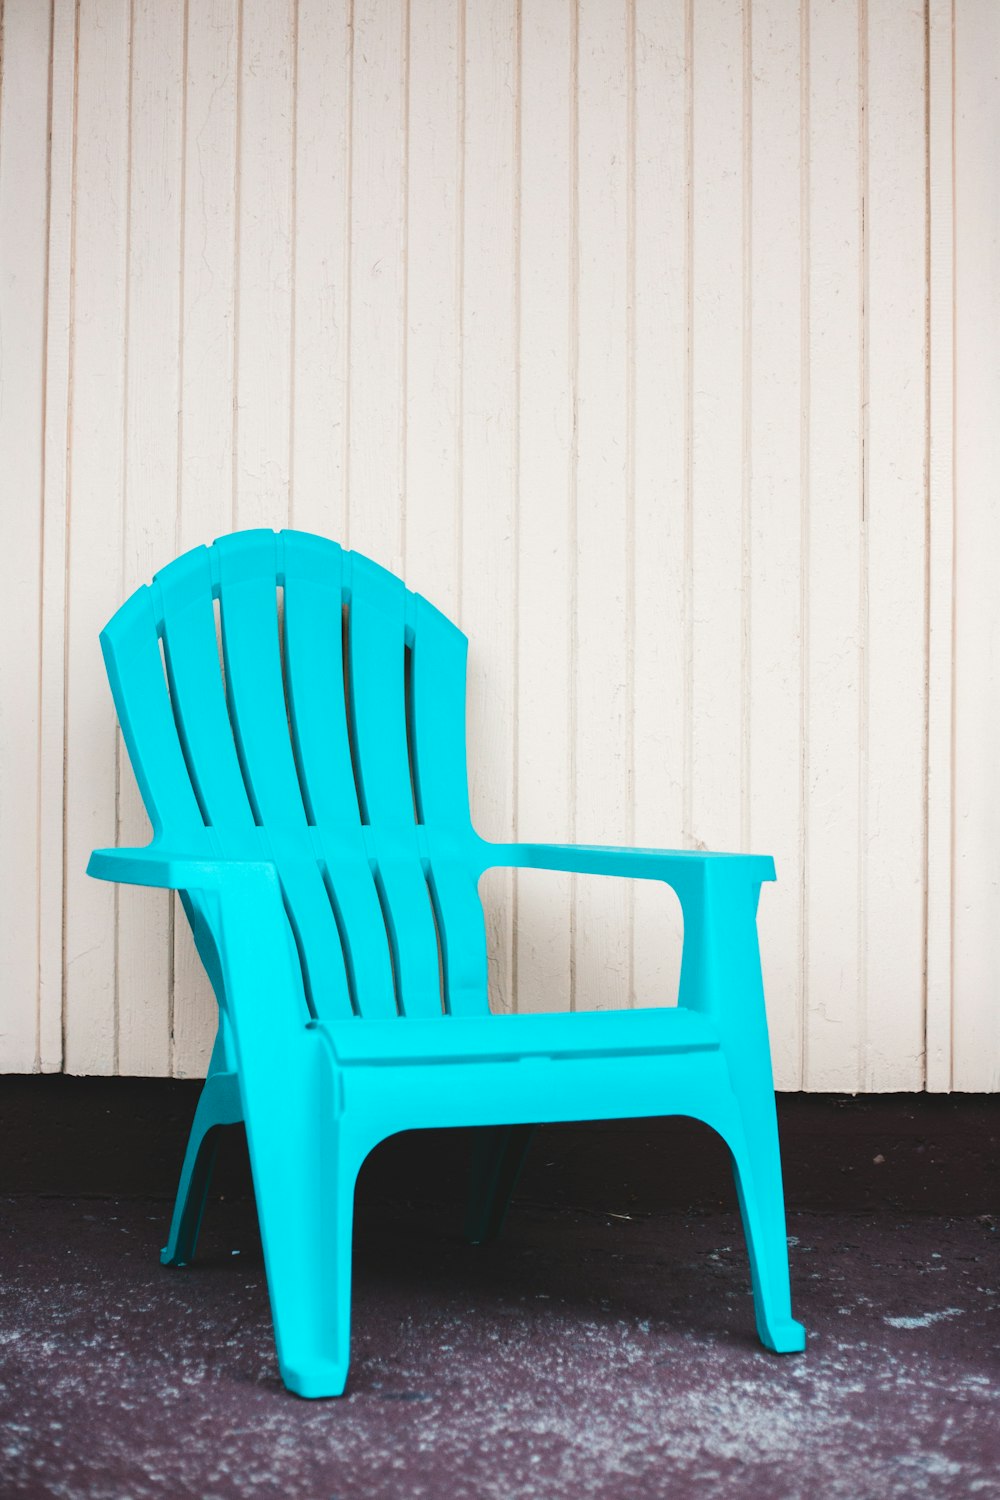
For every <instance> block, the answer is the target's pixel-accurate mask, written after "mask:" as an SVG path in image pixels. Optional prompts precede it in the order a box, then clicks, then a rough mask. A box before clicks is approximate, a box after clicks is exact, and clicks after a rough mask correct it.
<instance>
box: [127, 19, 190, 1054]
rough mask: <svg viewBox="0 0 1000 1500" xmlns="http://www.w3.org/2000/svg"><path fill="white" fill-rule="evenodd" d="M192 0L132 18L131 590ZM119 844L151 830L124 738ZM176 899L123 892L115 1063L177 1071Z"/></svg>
mask: <svg viewBox="0 0 1000 1500" xmlns="http://www.w3.org/2000/svg"><path fill="white" fill-rule="evenodd" d="M184 9H185V7H184V0H135V4H134V10H133V18H132V49H131V65H132V82H131V96H130V157H129V162H130V168H129V226H128V247H129V249H128V266H127V277H128V306H127V318H128V325H127V348H126V360H127V372H128V374H127V381H126V424H125V530H124V570H123V579H122V592H123V595H127V594H130V593H131V592H132V591H133V589H135V588H138V587H139V585H140V584H142V583H145V582H147V581H148V579H149V578H150V577H151V576H152V574H153V573H154V572H155V571H156V569H157V568H159V567H163V566H164V565H165V564H166V563H167V562H169V561H170V559H171V558H172V557H173V556H174V554H175V552H176V550H177V411H178V401H179V391H178V358H177V353H178V337H179V327H180V324H179V319H180V305H179V304H180V297H179V291H180V276H179V270H180V249H181V245H180V231H181V199H182V191H181V180H182V162H183V155H182V153H183V144H182V138H181V127H182V115H183V100H184V92H183V70H184ZM118 764H119V781H118V835H117V841H118V843H119V844H122V845H125V846H127V847H128V846H131V847H135V846H138V845H142V844H145V843H148V842H149V839H150V837H151V829H150V826H149V819H148V818H147V816H146V813H145V810H144V808H143V806H142V799H141V797H140V796H139V789H138V787H137V786H136V783H135V777H134V776H133V774H132V769H131V767H130V765H129V763H128V754H127V752H126V750H125V747H124V745H123V744H122V743H121V742H120V741H119V746H118ZM172 901H173V898H172V897H171V896H170V895H169V893H168V892H166V891H146V890H141V889H139V888H136V887H129V886H125V887H123V888H122V889H121V891H120V892H119V895H118V960H117V961H118V993H119V999H118V1032H117V1039H116V1043H117V1062H116V1071H117V1072H119V1073H132V1074H139V1075H143V1076H159V1075H162V1074H166V1073H168V1072H169V1069H170V990H171V980H172V976H171V972H170V962H169V960H170V950H171V943H172V938H173V935H172V932H171V925H172V924H171V911H172Z"/></svg>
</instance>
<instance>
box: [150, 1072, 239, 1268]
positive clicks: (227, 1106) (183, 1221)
mask: <svg viewBox="0 0 1000 1500" xmlns="http://www.w3.org/2000/svg"><path fill="white" fill-rule="evenodd" d="M242 1118H243V1111H242V1109H241V1107H240V1091H239V1086H238V1084H237V1081H236V1074H235V1073H213V1074H211V1075H210V1076H209V1077H208V1078H207V1079H206V1080H205V1087H204V1088H203V1089H202V1091H201V1097H200V1098H199V1100H198V1108H197V1109H196V1110H195V1116H194V1122H193V1124H192V1126H191V1134H190V1135H189V1137H188V1143H187V1150H186V1152H185V1153H184V1165H183V1166H182V1168H181V1180H180V1183H179V1184H178V1188H177V1198H176V1201H175V1203H174V1214H173V1218H172V1219H171V1221H170V1234H169V1235H168V1237H167V1243H166V1244H165V1245H164V1247H163V1249H162V1250H161V1251H160V1261H161V1262H162V1264H163V1265H165V1266H186V1265H188V1263H189V1262H190V1261H191V1260H193V1259H194V1251H195V1245H196V1244H197V1241H198V1231H199V1229H200V1228H201V1220H202V1215H203V1214H204V1212H205V1200H206V1199H207V1197H208V1189H209V1184H210V1182H211V1180H212V1168H213V1167H214V1166H215V1156H216V1152H217V1150H218V1130H219V1127H220V1126H222V1125H237V1124H239V1122H240V1120H242Z"/></svg>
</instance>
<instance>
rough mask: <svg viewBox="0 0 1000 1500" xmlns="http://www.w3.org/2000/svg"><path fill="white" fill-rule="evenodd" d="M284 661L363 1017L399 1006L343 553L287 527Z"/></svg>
mask: <svg viewBox="0 0 1000 1500" xmlns="http://www.w3.org/2000/svg"><path fill="white" fill-rule="evenodd" d="M282 541H283V544H284V557H283V569H284V573H283V576H284V580H285V661H286V672H287V680H288V700H289V708H290V712H291V727H292V734H293V737H294V743H295V747H296V753H297V759H298V767H299V776H300V779H301V783H302V789H303V793H304V796H305V798H306V802H307V810H308V812H309V814H310V816H311V819H312V821H313V823H314V824H315V825H316V828H315V830H314V838H315V840H316V842H317V845H318V847H319V849H320V850H321V852H322V856H323V859H324V863H325V866H326V872H327V880H328V882H329V899H330V900H331V901H332V902H333V903H334V906H335V910H336V913H337V920H338V924H339V926H340V930H341V933H342V937H343V942H344V947H345V949H346V953H345V957H346V958H347V961H348V964H349V966H350V969H351V974H352V981H353V990H354V1003H355V1005H356V1006H357V1008H358V1010H359V1011H360V1013H361V1014H362V1015H363V1016H368V1017H371V1018H377V1017H389V1016H394V1015H395V1014H396V998H395V991H394V988H393V979H392V965H391V963H390V960H389V946H388V938H387V934H386V930H385V923H384V921H383V918H382V912H381V909H380V906H379V901H378V896H377V893H376V890H375V883H374V879H373V877H372V871H371V866H370V864H369V860H368V854H367V852H366V849H365V844H364V839H363V837H362V833H361V814H360V812H359V809H358V794H357V788H356V787H355V784H354V771H353V768H352V766H351V750H350V743H349V740H348V734H347V715H346V703H345V698H344V660H343V619H342V610H343V577H342V572H343V554H342V552H341V549H340V548H339V547H338V546H336V544H335V543H333V542H327V541H324V540H323V539H322V538H320V537H314V536H308V535H306V534H304V533H300V532H294V531H286V532H284V533H283V534H282Z"/></svg>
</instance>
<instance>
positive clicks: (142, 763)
mask: <svg viewBox="0 0 1000 1500" xmlns="http://www.w3.org/2000/svg"><path fill="white" fill-rule="evenodd" d="M101 645H102V648H103V651H104V658H105V662H106V664H107V669H108V676H109V678H110V681H111V689H112V692H113V694H114V698H115V704H116V707H117V709H118V716H119V719H120V722H121V726H122V733H123V735H124V738H125V743H126V746H127V748H128V753H129V757H130V759H131V762H132V766H133V769H134V771H135V775H136V779H137V781H138V783H139V788H140V791H141V793H142V797H143V800H144V802H145V804H146V809H147V812H148V813H149V816H150V820H151V821H152V824H153V829H154V835H155V837H156V839H157V841H159V842H161V843H162V844H164V845H165V846H166V847H168V848H170V849H171V850H177V851H179V852H182V853H191V854H198V853H202V852H205V853H213V854H216V855H226V856H229V857H234V858H252V859H261V858H266V859H273V860H274V862H275V864H276V866H277V869H278V872H279V875H280V879H281V885H282V891H283V894H284V900H285V909H286V912H287V915H288V920H289V924H290V930H291V934H292V937H293V938H294V942H295V945H296V948H297V951H298V955H299V958H300V961H301V965H302V975H303V987H304V995H305V998H306V1001H307V1004H308V1006H309V1008H310V1010H311V1011H312V1013H313V1014H314V1015H316V1016H318V1017H319V1018H321V1019H339V1018H346V1017H350V1016H352V1015H357V1016H365V1017H387V1016H395V1015H401V1016H412V1015H421V1016H431V1015H440V1014H443V1013H450V1014H457V1013H465V1014H469V1013H476V1014H481V1013H485V1012H486V1011H487V1009H488V1002H487V997H486V938H485V929H484V922H483V913H482V907H481V904H480V901H479V896H478V890H477V876H478V873H479V872H478V869H477V867H476V861H475V859H474V857H473V850H474V844H475V835H474V834H473V831H472V825H471V820H470V815H469V796H468V775H467V767H466V755H465V668H466V654H467V648H468V642H467V641H466V638H465V636H464V635H463V634H462V632H461V631H460V630H458V629H457V627H456V626H454V625H453V624H452V623H451V622H450V621H449V620H447V619H446V618H445V617H444V616H443V615H442V614H440V613H439V612H438V611H437V610H436V609H434V608H433V606H432V605H430V604H428V603H427V601H426V600H425V599H423V598H422V597H421V596H420V595H419V594H414V593H411V592H410V591H408V590H407V589H406V588H405V587H404V585H403V584H402V582H401V581H400V580H399V579H398V578H396V577H394V576H393V575H392V574H391V573H388V572H386V571H385V569H383V568H380V567H378V566H377V564H375V563H373V562H371V561H370V560H369V559H368V558H365V557H362V556H360V555H359V554H357V553H351V552H345V551H343V550H342V549H341V548H340V547H339V546H337V545H336V543H334V542H331V541H327V540H325V539H323V538H321V537H317V536H311V535H309V534H307V533H304V532H297V531H283V532H277V533H275V532H273V531H242V532H236V533H234V534H233V535H231V536H226V537H221V538H219V540H218V541H216V542H215V543H214V544H213V545H212V546H211V547H197V548H195V550H194V551H192V552H188V553H185V554H184V556H182V557H179V558H178V559H177V560H176V561H175V562H173V563H171V564H170V565H169V566H168V567H166V568H164V569H162V570H161V571H160V572H159V573H157V574H156V575H155V577H154V579H153V582H152V583H151V584H149V585H147V586H144V587H142V588H140V589H138V590H137V591H136V593H135V594H133V595H132V597H131V598H130V599H129V600H128V601H127V602H126V603H125V604H124V605H123V606H122V607H121V609H120V610H119V611H118V612H117V614H116V615H115V616H114V617H113V619H112V620H111V621H110V622H109V623H108V625H107V627H106V628H105V630H104V632H103V633H102V636H101Z"/></svg>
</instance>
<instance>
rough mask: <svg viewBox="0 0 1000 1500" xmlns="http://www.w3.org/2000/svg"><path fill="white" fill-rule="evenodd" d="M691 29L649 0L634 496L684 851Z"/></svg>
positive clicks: (668, 975) (634, 810)
mask: <svg viewBox="0 0 1000 1500" xmlns="http://www.w3.org/2000/svg"><path fill="white" fill-rule="evenodd" d="M689 41H690V37H689V34H688V28H687V26H686V17H685V12H684V10H683V8H682V7H681V6H664V5H660V4H659V0H638V3H637V4H636V8H635V31H634V40H633V49H632V68H633V77H634V100H633V106H632V108H633V116H632V131H633V141H634V147H633V149H634V159H633V166H632V180H631V192H630V203H629V217H630V221H631V224H632V230H633V236H634V239H633V247H634V248H633V260H632V285H631V291H630V296H629V302H630V305H631V309H632V315H631V321H630V330H629V331H630V342H631V346H632V352H631V358H630V363H629V373H630V375H631V401H630V412H629V417H630V461H631V474H630V484H631V491H632V497H633V500H632V504H633V511H632V524H633V534H632V547H631V554H632V555H631V567H632V587H633V595H634V597H633V604H632V616H631V627H632V628H631V640H630V642H629V645H630V649H631V660H632V671H631V717H632V781H631V785H630V788H629V798H628V804H629V805H628V812H629V814H630V823H629V829H628V832H629V837H630V838H631V839H632V840H634V842H635V843H637V844H642V845H653V846H660V847H666V848H670V847H671V846H672V845H674V844H677V843H678V842H680V841H681V833H682V831H683V829H684V764H685V759H684V746H685V734H686V719H685V707H686V700H685V693H686V682H687V660H688V658H687V644H688V641H687V632H686V625H685V603H686V574H687V567H686V558H687V544H686V537H687V530H688V519H689V518H688V511H687V493H686V474H687V469H688V447H687V421H686V413H687V404H686V396H685V391H686V385H685V381H686V374H687V348H688V332H689V329H688V297H687V286H688V278H687V265H688V211H689V207H690V186H691V184H690V175H689V163H690V149H691V129H690V126H691V117H690V111H689V108H688V105H689V99H688V91H687V80H688V68H687V61H688V45H689ZM632 902H633V911H632V917H633V924H632V996H631V999H632V1002H633V1004H636V1005H652V1004H665V1003H671V1004H672V1003H673V1002H674V1001H675V1000H676V998H677V988H678V982H679V978H680V955H681V939H682V930H681V920H680V906H679V903H678V901H677V899H676V897H675V896H674V895H673V893H672V892H671V890H670V889H669V887H667V886H662V885H660V884H658V883H657V884H655V885H654V884H652V883H650V882H647V881H641V882H639V883H638V884H637V885H636V887H635V889H634V891H633V893H632Z"/></svg>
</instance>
